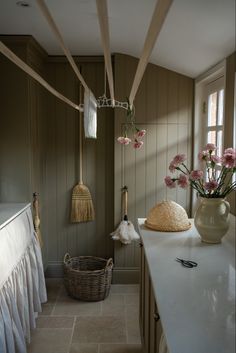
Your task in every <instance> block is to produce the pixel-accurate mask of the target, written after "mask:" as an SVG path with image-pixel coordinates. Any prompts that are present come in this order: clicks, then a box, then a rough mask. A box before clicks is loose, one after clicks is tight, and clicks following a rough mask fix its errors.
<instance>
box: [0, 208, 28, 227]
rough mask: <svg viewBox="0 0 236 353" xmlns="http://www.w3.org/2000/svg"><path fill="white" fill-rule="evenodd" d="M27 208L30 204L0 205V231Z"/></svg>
mask: <svg viewBox="0 0 236 353" xmlns="http://www.w3.org/2000/svg"><path fill="white" fill-rule="evenodd" d="M28 207H30V203H0V229H1V228H3V227H5V226H6V224H8V223H9V222H11V221H12V220H13V219H14V218H15V217H17V216H18V215H19V214H21V213H22V212H23V211H24V210H25V209H26V208H28Z"/></svg>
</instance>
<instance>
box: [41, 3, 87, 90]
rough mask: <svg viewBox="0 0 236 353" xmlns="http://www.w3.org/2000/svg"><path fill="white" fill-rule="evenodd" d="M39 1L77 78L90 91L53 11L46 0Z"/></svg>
mask: <svg viewBox="0 0 236 353" xmlns="http://www.w3.org/2000/svg"><path fill="white" fill-rule="evenodd" d="M37 3H38V6H39V8H40V10H41V11H42V13H43V15H44V17H45V19H46V20H47V23H48V25H49V27H50V28H51V30H52V32H53V33H54V35H55V36H56V38H57V40H58V42H59V44H60V47H61V49H62V50H63V52H64V54H65V56H66V57H67V59H68V61H69V63H70V65H71V67H72V69H73V70H74V72H75V74H76V76H77V78H78V79H79V81H80V82H81V83H82V85H83V87H84V89H85V90H86V91H89V87H88V86H87V84H86V82H85V81H84V79H83V76H82V75H81V73H80V72H79V69H78V67H77V65H76V63H75V61H74V59H73V57H72V55H71V53H70V51H69V49H68V48H67V47H66V45H65V42H64V40H63V38H62V35H61V33H60V31H59V29H58V28H57V25H56V23H55V22H54V20H53V17H52V15H51V13H50V12H49V10H48V7H47V5H46V4H45V2H44V0H37ZM90 91H91V90H90Z"/></svg>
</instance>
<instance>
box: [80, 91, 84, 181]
mask: <svg viewBox="0 0 236 353" xmlns="http://www.w3.org/2000/svg"><path fill="white" fill-rule="evenodd" d="M79 97H80V102H81V101H82V86H81V84H80V86H79ZM82 118H83V116H82V112H81V111H80V112H79V184H83V141H82V138H83V137H82V136H83V135H82V128H83V123H82Z"/></svg>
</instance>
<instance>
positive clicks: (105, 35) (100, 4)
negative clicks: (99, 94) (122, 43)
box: [96, 0, 115, 107]
mask: <svg viewBox="0 0 236 353" xmlns="http://www.w3.org/2000/svg"><path fill="white" fill-rule="evenodd" d="M96 3H97V14H98V20H99V25H100V32H101V40H102V46H103V52H104V59H105V66H106V72H107V79H108V83H109V90H110V96H111V102H112V106H113V107H114V106H115V98H114V83H113V72H112V63H111V53H110V36H109V23H108V11H107V0H96ZM105 80H106V77H105ZM105 93H106V92H105Z"/></svg>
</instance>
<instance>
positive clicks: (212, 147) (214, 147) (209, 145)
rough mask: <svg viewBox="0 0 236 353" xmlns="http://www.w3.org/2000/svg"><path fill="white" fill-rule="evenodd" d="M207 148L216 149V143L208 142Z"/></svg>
mask: <svg viewBox="0 0 236 353" xmlns="http://www.w3.org/2000/svg"><path fill="white" fill-rule="evenodd" d="M205 150H207V151H215V150H216V145H215V144H214V143H208V144H207V145H206V147H205Z"/></svg>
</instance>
